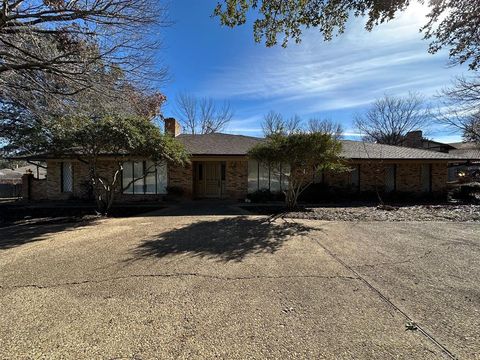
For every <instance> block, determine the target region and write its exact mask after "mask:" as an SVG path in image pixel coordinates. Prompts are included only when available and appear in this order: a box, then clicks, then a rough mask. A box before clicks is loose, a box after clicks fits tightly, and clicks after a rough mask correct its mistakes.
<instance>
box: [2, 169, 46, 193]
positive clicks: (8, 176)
mask: <svg viewBox="0 0 480 360" xmlns="http://www.w3.org/2000/svg"><path fill="white" fill-rule="evenodd" d="M24 174H32V176H33V177H35V178H37V179H45V176H46V171H45V169H42V168H41V167H40V166H38V165H33V164H30V165H26V166H21V167H16V168H14V169H9V168H5V169H0V198H8V197H18V196H20V195H21V193H22V176H23V175H24Z"/></svg>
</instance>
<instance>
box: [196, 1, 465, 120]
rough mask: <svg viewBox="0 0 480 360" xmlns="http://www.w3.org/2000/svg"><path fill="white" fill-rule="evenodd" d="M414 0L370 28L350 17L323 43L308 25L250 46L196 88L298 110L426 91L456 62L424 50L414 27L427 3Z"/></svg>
mask: <svg viewBox="0 0 480 360" xmlns="http://www.w3.org/2000/svg"><path fill="white" fill-rule="evenodd" d="M413 4H414V5H412V6H410V8H409V9H408V10H407V11H406V12H405V13H403V14H401V15H400V16H399V18H398V19H395V20H394V21H392V22H390V23H387V24H383V25H381V26H380V27H378V28H376V29H375V30H374V31H372V32H371V33H369V32H366V31H365V30H364V29H363V26H364V20H363V19H355V20H353V21H352V22H351V23H350V26H349V28H348V29H347V32H346V33H345V34H344V35H341V36H340V37H338V38H336V39H334V40H333V41H332V42H330V43H325V42H323V40H322V39H321V35H320V34H318V32H317V31H315V30H309V31H306V32H305V34H304V38H303V42H302V44H300V45H294V44H292V45H290V47H288V48H287V49H282V48H274V49H267V50H266V49H264V48H263V47H262V48H257V49H255V51H253V52H252V53H248V54H243V55H239V56H238V57H237V58H236V59H235V60H234V61H232V62H230V63H228V64H226V65H225V66H222V67H220V68H218V69H217V71H216V72H215V73H213V74H212V76H211V77H210V79H209V81H208V82H207V83H205V84H204V86H203V87H202V91H203V92H205V93H208V94H209V95H210V96H213V97H219V98H225V97H228V98H231V99H237V100H241V101H249V102H252V103H255V102H257V103H261V104H262V105H263V106H267V105H270V106H271V107H272V108H275V107H277V106H279V107H283V108H286V107H288V108H295V109H296V110H295V112H298V113H300V114H310V113H315V112H318V111H326V110H335V109H346V108H355V107H361V106H364V105H366V104H369V103H370V102H372V101H373V100H374V99H375V98H376V97H378V96H381V95H382V94H383V93H385V92H388V93H393V94H404V93H407V92H408V91H410V90H418V91H420V92H422V93H425V94H426V95H427V96H428V95H432V94H434V93H435V92H436V91H437V90H438V89H439V88H441V87H442V86H444V85H445V84H446V82H447V81H448V79H449V78H450V76H451V75H452V74H457V73H459V68H455V69H449V68H447V67H446V62H447V57H446V55H445V54H437V55H435V56H433V55H430V54H428V52H427V46H428V43H427V42H426V41H422V40H421V38H422V34H420V32H419V28H420V27H421V25H423V24H424V23H425V22H426V18H425V15H426V13H427V8H426V7H424V6H422V5H419V4H417V3H413Z"/></svg>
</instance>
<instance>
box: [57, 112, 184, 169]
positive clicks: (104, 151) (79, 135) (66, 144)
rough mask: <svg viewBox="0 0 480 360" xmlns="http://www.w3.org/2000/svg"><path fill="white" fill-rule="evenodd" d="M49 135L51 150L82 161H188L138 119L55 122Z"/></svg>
mask: <svg viewBox="0 0 480 360" xmlns="http://www.w3.org/2000/svg"><path fill="white" fill-rule="evenodd" d="M51 132H52V137H53V139H52V143H51V145H50V147H51V151H53V152H56V153H58V154H59V155H65V154H68V153H69V152H70V153H72V155H77V156H79V157H81V158H83V159H90V158H94V157H98V156H101V155H116V156H120V157H122V156H128V157H145V158H149V159H151V160H152V161H154V162H158V161H168V162H172V163H180V164H183V163H185V162H188V154H187V153H186V151H185V149H184V148H183V146H182V145H181V144H180V143H179V142H178V141H176V140H175V139H174V138H173V137H171V136H169V135H167V134H164V133H162V132H161V131H160V129H159V128H158V127H157V126H155V124H153V123H152V122H151V121H149V120H147V119H146V118H143V117H139V116H129V117H122V116H116V115H110V116H104V117H100V118H88V117H75V118H65V119H59V120H58V121H56V122H55V124H54V126H53V128H52V129H51Z"/></svg>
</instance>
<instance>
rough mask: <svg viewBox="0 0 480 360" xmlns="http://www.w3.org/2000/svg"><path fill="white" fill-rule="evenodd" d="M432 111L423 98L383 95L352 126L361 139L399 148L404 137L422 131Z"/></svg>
mask: <svg viewBox="0 0 480 360" xmlns="http://www.w3.org/2000/svg"><path fill="white" fill-rule="evenodd" d="M430 119H431V111H430V109H429V107H428V106H427V105H426V103H425V100H424V98H423V97H422V96H420V95H418V94H415V93H410V94H409V95H408V96H406V97H395V96H389V95H385V96H384V97H382V98H381V99H377V100H376V101H375V102H374V103H373V105H372V106H371V107H370V108H369V109H368V110H367V111H366V112H365V114H363V115H359V116H357V118H356V120H355V124H356V126H357V128H358V129H359V130H360V132H361V133H362V134H363V135H364V139H365V140H366V141H370V142H377V143H379V144H388V145H402V143H403V141H404V139H405V135H406V134H407V133H408V132H409V131H412V130H418V129H422V128H424V127H425V126H426V125H427V124H428V122H429V120H430Z"/></svg>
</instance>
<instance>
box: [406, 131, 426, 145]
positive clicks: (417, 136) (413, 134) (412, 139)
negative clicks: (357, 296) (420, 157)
mask: <svg viewBox="0 0 480 360" xmlns="http://www.w3.org/2000/svg"><path fill="white" fill-rule="evenodd" d="M422 140H423V133H422V130H415V131H409V132H408V133H407V134H406V135H405V140H404V141H403V146H407V147H412V148H423V144H422Z"/></svg>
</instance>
